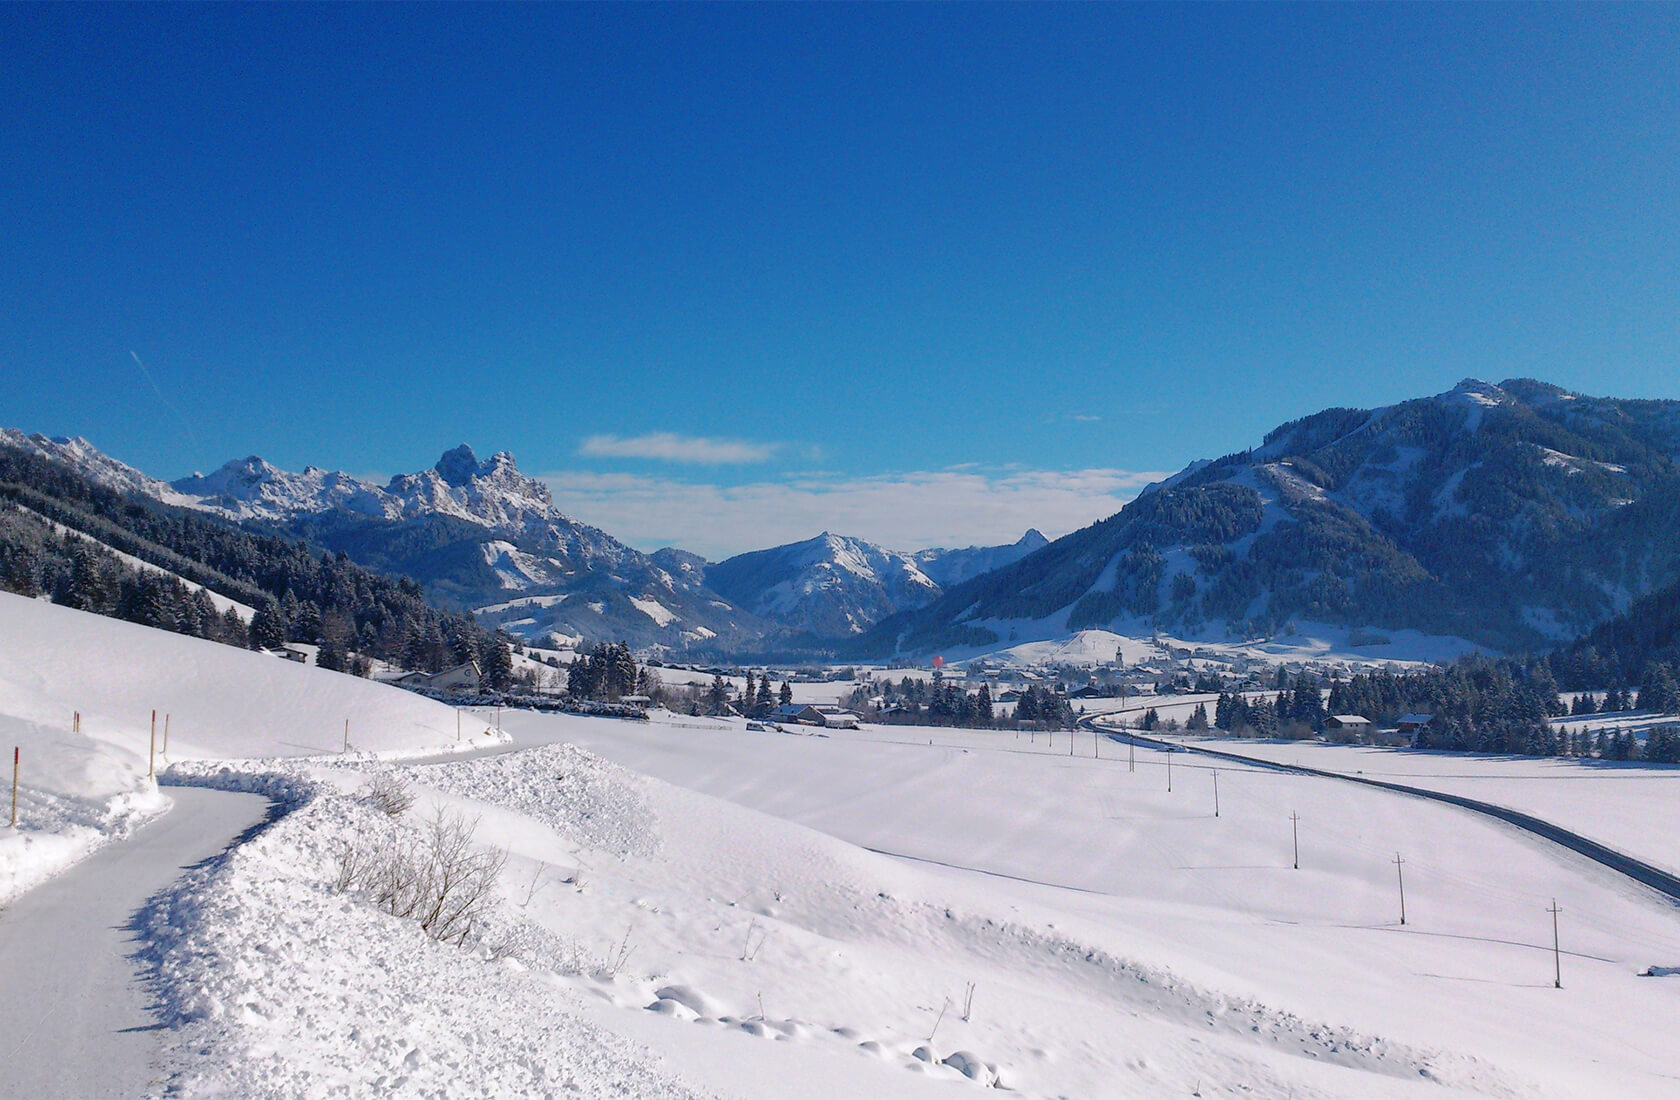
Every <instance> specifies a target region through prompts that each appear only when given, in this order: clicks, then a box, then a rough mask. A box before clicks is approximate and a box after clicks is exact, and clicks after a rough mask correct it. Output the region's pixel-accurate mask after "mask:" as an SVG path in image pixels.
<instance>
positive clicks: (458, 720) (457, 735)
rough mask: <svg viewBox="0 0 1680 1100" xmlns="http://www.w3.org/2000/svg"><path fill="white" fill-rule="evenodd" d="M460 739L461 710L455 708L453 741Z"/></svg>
mask: <svg viewBox="0 0 1680 1100" xmlns="http://www.w3.org/2000/svg"><path fill="white" fill-rule="evenodd" d="M460 739H461V708H460V707H456V708H455V740H457V741H459V740H460Z"/></svg>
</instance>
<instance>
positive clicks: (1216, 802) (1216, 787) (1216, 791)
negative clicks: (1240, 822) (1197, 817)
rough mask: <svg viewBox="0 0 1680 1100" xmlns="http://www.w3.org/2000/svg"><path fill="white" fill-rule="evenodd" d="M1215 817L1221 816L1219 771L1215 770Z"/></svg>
mask: <svg viewBox="0 0 1680 1100" xmlns="http://www.w3.org/2000/svg"><path fill="white" fill-rule="evenodd" d="M1213 816H1214V817H1218V816H1219V769H1218V768H1215V769H1213Z"/></svg>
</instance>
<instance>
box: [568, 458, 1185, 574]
mask: <svg viewBox="0 0 1680 1100" xmlns="http://www.w3.org/2000/svg"><path fill="white" fill-rule="evenodd" d="M1166 476H1167V475H1166V474H1164V473H1159V472H1138V471H1129V470H1110V469H1093V470H1001V471H995V472H991V473H988V472H984V471H977V470H972V469H966V470H940V471H917V472H913V473H907V474H897V475H888V476H879V477H863V478H839V477H828V476H822V475H805V476H794V477H791V478H789V479H788V480H785V481H775V482H769V481H764V482H753V483H749V484H745V485H715V484H699V485H696V484H691V483H688V482H682V481H677V480H675V479H671V478H662V477H647V476H642V475H638V474H624V473H596V472H592V471H585V470H563V471H559V472H555V473H549V474H544V475H541V479H542V481H543V482H544V483H545V484H546V485H548V487H549V490H550V491H551V492H552V493H553V494H554V502H555V503H556V504H557V505H558V506H559V507H560V508H561V509H562V510H563V511H565V512H566V513H567V514H569V515H571V516H572V517H574V518H576V519H578V520H581V521H582V522H584V523H588V524H591V525H593V526H596V527H599V528H601V529H603V530H605V531H607V532H609V533H610V534H612V535H614V536H616V537H618V538H620V539H623V540H624V541H625V542H628V543H630V544H631V545H633V546H637V547H640V548H642V549H644V550H652V549H655V548H657V547H660V546H667V545H669V546H679V547H682V548H683V549H685V550H691V551H693V552H695V553H697V554H702V555H704V556H706V557H707V558H710V559H711V560H713V561H718V560H721V559H723V558H726V557H729V556H730V555H732V554H738V553H741V552H742V551H746V550H760V549H764V548H766V547H770V546H778V545H781V544H783V543H788V542H797V541H800V540H802V539H808V538H811V537H812V536H814V535H816V534H818V533H819V532H822V531H832V532H834V533H836V534H842V535H854V536H857V537H859V538H863V539H867V540H869V541H871V542H874V543H878V544H880V545H882V546H886V547H889V548H891V549H895V550H918V549H923V548H925V547H929V546H947V547H960V546H987V545H996V544H1000V543H1008V542H1014V541H1015V540H1016V539H1018V538H1020V537H1021V534H1022V532H1024V531H1025V530H1026V529H1027V528H1029V527H1036V528H1038V529H1039V530H1040V531H1042V532H1044V533H1045V534H1046V535H1048V536H1049V537H1051V538H1055V537H1057V536H1058V535H1063V534H1066V533H1067V532H1069V531H1073V530H1076V529H1077V528H1080V527H1084V526H1086V525H1088V524H1091V523H1094V522H1096V521H1097V520H1099V519H1102V518H1104V517H1106V516H1110V515H1113V514H1114V513H1115V512H1117V511H1119V510H1120V507H1121V506H1122V505H1124V504H1125V503H1126V502H1127V501H1129V500H1131V499H1132V498H1133V497H1134V496H1136V495H1137V492H1138V490H1139V489H1141V488H1142V487H1143V486H1145V485H1147V484H1149V483H1150V482H1153V481H1159V480H1160V479H1161V478H1163V477H1166Z"/></svg>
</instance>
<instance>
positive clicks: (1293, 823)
mask: <svg viewBox="0 0 1680 1100" xmlns="http://www.w3.org/2000/svg"><path fill="white" fill-rule="evenodd" d="M1289 834H1290V836H1291V837H1292V838H1293V839H1294V841H1295V870H1297V871H1299V870H1300V869H1301V815H1300V814H1298V813H1296V812H1295V811H1294V810H1290V811H1289Z"/></svg>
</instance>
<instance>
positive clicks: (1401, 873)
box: [1394, 852, 1555, 924]
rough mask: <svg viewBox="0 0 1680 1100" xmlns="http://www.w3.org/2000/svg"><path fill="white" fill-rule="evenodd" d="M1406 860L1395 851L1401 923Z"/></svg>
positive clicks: (1401, 918) (1404, 919)
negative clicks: (1403, 868)
mask: <svg viewBox="0 0 1680 1100" xmlns="http://www.w3.org/2000/svg"><path fill="white" fill-rule="evenodd" d="M1405 862H1406V861H1405V860H1403V859H1401V858H1400V853H1399V852H1395V853H1394V873H1395V875H1397V876H1398V877H1399V879H1400V923H1401V924H1405V923H1406V872H1405V871H1404V870H1402V869H1401V868H1402V867H1403V866H1404V865H1405ZM1554 904H1555V903H1554Z"/></svg>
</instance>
